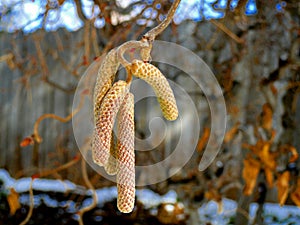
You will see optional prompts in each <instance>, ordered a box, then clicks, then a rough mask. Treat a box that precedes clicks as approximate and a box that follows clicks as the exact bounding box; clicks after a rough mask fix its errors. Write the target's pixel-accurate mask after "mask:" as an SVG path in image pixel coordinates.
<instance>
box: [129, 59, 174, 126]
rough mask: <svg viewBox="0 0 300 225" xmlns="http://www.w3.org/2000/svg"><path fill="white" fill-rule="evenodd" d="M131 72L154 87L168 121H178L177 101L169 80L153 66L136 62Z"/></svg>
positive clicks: (133, 63)
mask: <svg viewBox="0 0 300 225" xmlns="http://www.w3.org/2000/svg"><path fill="white" fill-rule="evenodd" d="M131 72H132V74H133V75H135V76H136V77H139V78H141V79H143V80H144V81H146V82H147V83H148V84H149V85H151V86H152V88H153V89H154V92H155V94H156V96H157V100H158V102H159V104H160V108H161V110H162V113H163V115H164V117H165V118H166V119H167V120H176V119H177V117H178V109H177V105H176V100H175V97H174V94H173V91H172V89H171V87H170V85H169V83H168V81H167V79H166V78H165V77H164V75H163V74H162V73H161V72H160V70H159V69H157V68H156V67H155V66H153V65H152V64H149V63H144V62H142V61H140V60H134V61H133V62H132V65H131Z"/></svg>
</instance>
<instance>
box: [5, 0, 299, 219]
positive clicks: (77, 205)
mask: <svg viewBox="0 0 300 225" xmlns="http://www.w3.org/2000/svg"><path fill="white" fill-rule="evenodd" d="M171 4H172V1H166V0H154V1H136V0H126V1H125V0H124V1H116V0H112V1H102V0H82V1H79V0H0V104H1V107H0V167H1V170H0V188H1V189H0V199H1V202H0V224H21V222H22V221H24V220H25V218H26V216H27V215H28V213H29V212H30V208H32V205H34V208H33V212H32V213H31V214H32V215H31V216H30V218H29V219H28V221H27V222H28V224H78V222H79V223H81V224H117V223H118V224H120V223H122V224H300V216H299V215H300V210H299V209H298V208H297V207H296V206H300V178H299V168H300V163H299V160H298V153H299V149H300V139H299V135H300V128H299V126H298V123H299V122H300V100H299V99H298V96H299V91H300V27H299V25H300V5H299V2H298V1H297V0H291V1H280V0H278V1H277V0H273V1H271V0H270V1H262V0H256V1H255V0H248V1H247V0H239V1H237V0H232V1H229V0H228V1H227V0H219V1H218V0H194V1H187V0H183V1H181V3H180V5H179V8H178V10H177V12H176V14H175V17H174V20H173V22H172V23H171V24H170V25H169V27H168V28H167V29H166V30H165V31H164V32H163V33H162V34H161V35H160V36H159V37H158V38H157V40H164V41H169V42H174V43H177V44H179V45H181V46H184V47H186V48H188V49H190V50H191V51H193V52H194V53H195V54H197V55H198V56H199V57H201V58H202V59H203V60H204V61H205V62H206V63H207V64H208V65H209V67H210V68H211V70H212V71H213V73H214V74H215V76H216V78H217V80H218V82H219V84H220V86H221V88H222V90H223V94H224V98H225V101H226V107H227V114H228V118H227V132H226V135H225V139H224V142H223V145H222V149H221V152H220V153H219V155H218V156H217V158H216V159H215V160H214V162H213V163H212V165H211V166H210V167H209V168H208V169H207V170H205V171H203V172H200V171H199V170H198V164H199V161H200V159H201V156H202V154H203V151H204V149H205V146H206V143H207V141H208V136H209V132H210V120H211V119H210V110H209V107H208V104H207V101H206V98H205V95H204V94H203V93H202V91H201V89H199V88H195V84H194V83H193V82H191V81H190V79H189V78H188V77H187V75H186V74H184V73H182V72H181V71H178V70H176V69H174V68H169V69H168V68H167V67H163V65H160V64H157V63H156V64H155V65H157V66H158V67H159V68H161V69H162V70H163V73H164V75H165V76H166V77H167V78H168V79H171V80H172V81H174V82H176V83H178V84H180V85H181V86H183V87H185V90H187V91H188V94H189V95H190V96H191V98H192V99H193V101H194V103H195V105H196V107H197V110H198V114H199V118H200V121H201V130H200V133H199V134H197V135H199V140H198V144H197V148H196V151H195V153H194V155H193V157H192V159H191V160H190V161H189V162H188V163H187V165H186V166H185V167H184V168H183V169H181V170H180V171H179V172H178V173H177V174H175V175H174V176H172V177H171V178H169V179H168V180H166V181H164V182H161V183H158V184H154V185H149V186H147V187H142V188H139V189H138V192H137V203H136V207H135V209H134V211H133V213H131V214H128V215H127V214H121V213H119V212H118V210H117V208H116V200H115V197H116V188H115V183H113V182H111V181H109V180H107V179H105V178H103V177H102V176H100V175H99V174H98V173H97V172H95V171H94V170H93V169H92V168H90V166H89V165H88V164H86V163H85V161H84V160H83V159H82V157H81V154H80V151H79V149H78V147H77V144H76V141H75V138H74V135H73V129H72V122H71V119H72V115H71V112H72V104H73V98H74V93H75V90H76V87H77V85H78V82H79V80H80V78H81V77H82V75H83V74H84V72H85V71H86V69H87V68H88V67H89V66H90V65H91V64H92V63H93V62H96V63H97V60H98V57H99V56H100V55H102V54H105V53H107V52H108V51H109V50H110V49H112V48H114V47H117V46H119V45H120V44H122V43H124V42H126V41H128V40H136V39H139V38H140V37H141V36H142V34H144V33H145V32H146V31H147V30H149V29H151V28H152V27H154V26H155V25H156V24H158V23H159V22H160V21H161V20H162V19H163V18H164V17H165V16H166V14H167V12H168V9H169V8H170V6H171ZM199 76H201V71H199ZM88 91H92V90H88ZM143 104H145V105H147V104H148V106H149V104H157V102H154V103H153V101H152V102H150V103H149V102H148V103H141V105H140V106H137V107H140V109H139V110H142V109H143V108H144V106H143ZM150 109H151V107H149V110H150ZM147 113H148V112H146V113H145V114H144V115H145V118H143V117H141V115H139V118H138V119H139V120H138V121H136V136H138V137H139V138H141V139H143V138H145V137H147V136H149V128H148V126H149V125H148V124H147V121H146V122H145V120H146V114H147ZM149 113H150V112H149ZM49 114H51V115H50V116H49ZM55 115H56V116H59V117H62V118H65V119H63V120H61V121H59V120H57V119H55V118H56V116H55ZM34 129H36V130H38V132H39V135H40V136H41V138H42V141H41V142H40V143H38V142H37V141H36V136H32V134H33V133H34ZM297 137H298V138H297ZM168 141H170V140H166V141H165V142H164V143H163V144H160V145H159V146H157V147H156V150H159V152H160V154H152V155H151V153H149V154H150V156H151V157H148V156H147V154H145V153H140V154H138V153H137V163H138V164H140V165H141V164H145V165H146V164H149V163H153V162H155V161H157V160H161V159H163V158H164V157H165V155H166V154H169V149H168V146H170V145H168ZM183 151H184V149H183ZM149 176H151V174H150V175H149ZM31 178H38V179H36V181H35V182H34V183H33V188H30V183H31V182H30V180H31ZM32 189H33V195H34V198H33V199H34V202H33V203H34V204H32V202H31V201H30V200H31V197H30V196H32V194H30V190H32ZM95 195H97V196H98V201H99V202H97V205H96V207H94V208H92V207H91V209H89V210H87V212H86V213H85V214H83V211H84V210H82V209H84V208H85V207H88V206H89V205H91V204H92V203H91V202H92V197H93V196H95ZM30 202H31V203H30ZM280 205H281V206H283V207H280ZM49 212H51V214H50V213H49Z"/></svg>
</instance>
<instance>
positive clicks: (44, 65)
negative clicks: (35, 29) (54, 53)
mask: <svg viewBox="0 0 300 225" xmlns="http://www.w3.org/2000/svg"><path fill="white" fill-rule="evenodd" d="M39 39H40V38H39V37H38V36H37V35H36V34H35V35H33V42H34V45H35V49H36V53H37V56H38V58H39V61H40V64H41V69H42V74H43V77H44V78H45V77H47V76H48V74H49V70H48V66H47V63H46V59H45V55H44V53H43V50H42V47H41V44H40V40H39Z"/></svg>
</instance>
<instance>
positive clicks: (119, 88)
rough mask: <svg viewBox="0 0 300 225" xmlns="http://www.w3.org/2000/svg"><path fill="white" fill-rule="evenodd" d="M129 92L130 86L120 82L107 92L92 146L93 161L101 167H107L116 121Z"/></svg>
mask: <svg viewBox="0 0 300 225" xmlns="http://www.w3.org/2000/svg"><path fill="white" fill-rule="evenodd" d="M128 92H129V85H127V83H126V82H125V81H122V80H120V81H118V82H116V83H115V84H114V85H113V86H112V88H111V89H110V90H109V91H108V92H107V94H106V95H105V97H104V98H103V101H102V103H101V107H100V110H99V119H97V123H96V125H95V130H94V138H93V146H92V149H93V160H94V162H95V163H97V164H98V165H99V166H103V165H106V164H107V162H108V158H109V155H110V146H111V135H112V129H113V125H114V121H115V118H116V116H117V113H118V111H119V108H120V106H121V104H122V102H123V100H124V98H125V96H126V94H127V93H128Z"/></svg>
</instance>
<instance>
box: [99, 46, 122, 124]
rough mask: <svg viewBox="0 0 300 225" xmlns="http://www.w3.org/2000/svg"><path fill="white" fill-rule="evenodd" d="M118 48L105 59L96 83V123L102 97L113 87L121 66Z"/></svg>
mask: <svg viewBox="0 0 300 225" xmlns="http://www.w3.org/2000/svg"><path fill="white" fill-rule="evenodd" d="M119 65H120V63H119V61H118V56H117V50H116V49H112V50H111V51H110V52H109V53H108V54H107V55H106V57H105V59H104V60H103V62H102V64H101V66H100V69H99V71H98V75H97V80H96V85H95V88H94V119H95V123H96V120H97V119H98V116H99V110H100V106H101V102H102V99H103V97H104V95H105V94H106V93H107V91H108V90H109V89H110V88H111V86H112V83H113V81H114V79H115V74H116V73H117V70H118V68H119Z"/></svg>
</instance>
